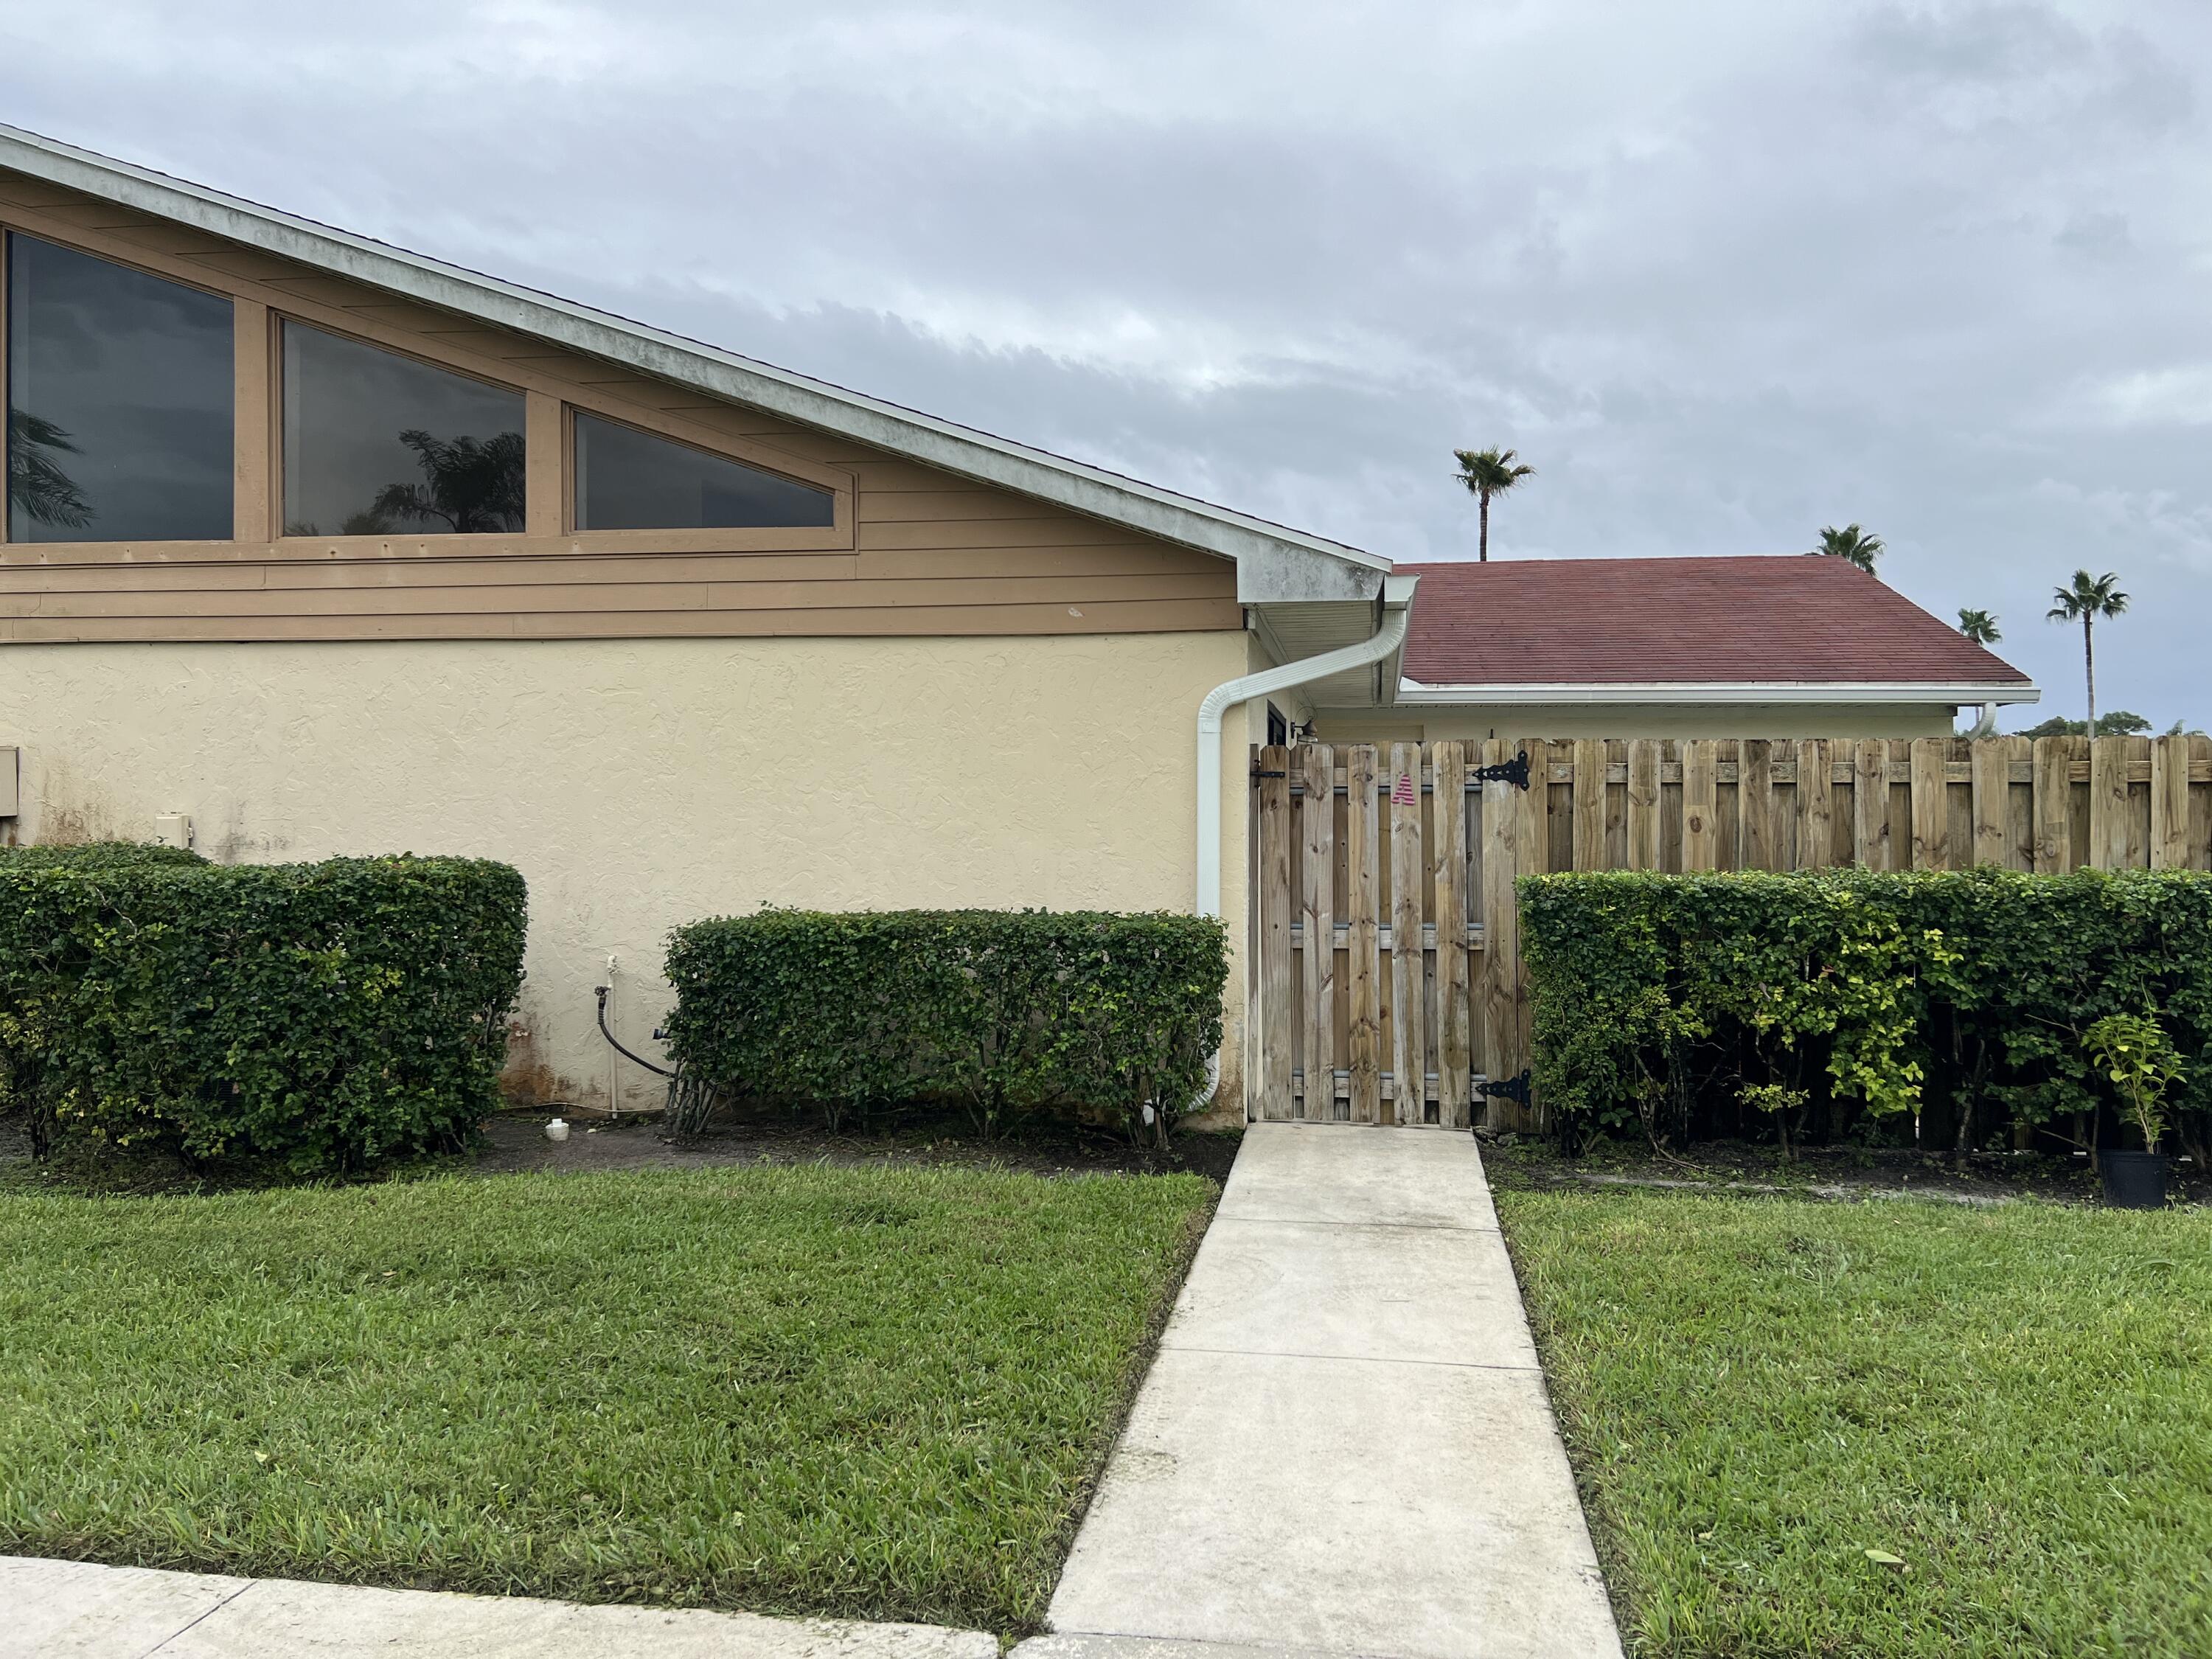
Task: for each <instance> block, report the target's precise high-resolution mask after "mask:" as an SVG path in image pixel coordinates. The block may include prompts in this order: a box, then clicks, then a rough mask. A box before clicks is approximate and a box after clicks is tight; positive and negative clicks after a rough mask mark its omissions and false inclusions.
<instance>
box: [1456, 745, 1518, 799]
mask: <svg viewBox="0 0 2212 1659" xmlns="http://www.w3.org/2000/svg"><path fill="white" fill-rule="evenodd" d="M1467 775H1468V777H1469V778H1471V779H1473V780H1474V781H1475V782H1477V783H1510V784H1511V785H1512V786H1513V787H1515V788H1516V789H1526V788H1527V787H1528V750H1525V749H1523V750H1522V751H1521V752H1520V753H1519V754H1517V755H1516V756H1515V757H1513V758H1512V759H1511V760H1510V761H1506V762H1504V763H1501V764H1499V765H1497V766H1470V767H1468V769H1467Z"/></svg>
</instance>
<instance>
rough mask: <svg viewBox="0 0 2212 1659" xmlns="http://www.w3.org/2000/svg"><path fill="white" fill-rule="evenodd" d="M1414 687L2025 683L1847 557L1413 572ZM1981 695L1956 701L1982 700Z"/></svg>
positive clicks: (1555, 562) (1410, 650)
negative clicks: (1417, 581) (1417, 584)
mask: <svg viewBox="0 0 2212 1659" xmlns="http://www.w3.org/2000/svg"><path fill="white" fill-rule="evenodd" d="M1398 573H1399V574H1401V575H1417V576H1419V578H1420V587H1419V592H1418V594H1417V596H1416V597H1415V599H1414V601H1413V623H1412V625H1411V628H1410V629H1409V630H1408V633H1407V641H1406V654H1405V667H1404V670H1403V674H1404V678H1405V679H1406V680H1407V681H1409V682H1412V683H1413V684H1416V685H1419V686H1423V687H1442V686H1492V685H1495V686H1530V685H1546V686H1566V685H1581V686H1608V685H1614V686H1623V687H1627V686H1639V687H1641V686H1665V685H1689V686H1696V685H1715V686H1717V685H1729V686H1735V687H1752V686H1759V685H1776V686H1791V687H1809V686H1816V685H1817V686H1884V687H1904V688H1912V687H1919V686H1925V687H1927V688H1929V690H1939V689H1940V690H1957V689H1960V688H1981V689H1992V688H2007V689H2013V690H2019V691H2021V692H2024V693H2026V694H2027V696H2026V697H2025V698H2023V699H2022V700H2023V701H2026V700H2032V698H2033V695H2034V686H2033V683H2032V682H2031V681H2030V680H2029V679H2028V678H2027V675H2025V674H2023V673H2021V671H2020V670H2018V669H2017V668H2015V667H2014V666H2013V665H2011V664H2010V663H2008V662H2006V661H2005V660H2004V659H2002V658H2001V657H1998V656H1996V654H1995V653H1992V652H1990V651H1987V650H1985V649H1984V648H1983V647H1980V646H1978V645H1976V644H1974V643H1972V641H1969V640H1967V639H1966V637H1965V636H1964V635H1961V634H1960V633H1959V631H1958V630H1957V629H1954V628H1952V627H1951V626H1949V625H1948V623H1944V622H1942V621H1941V620H1939V619H1938V618H1936V617H1933V616H1930V615H1929V613H1928V612H1927V611H1923V610H1922V609H1921V608H1920V607H1919V606H1918V605H1915V604H1913V603H1912V601H1911V600H1910V599H1906V598H1905V596H1904V595H1903V594H1902V593H1899V592H1897V590H1896V589H1894V588H1893V587H1891V586H1888V585H1887V584H1886V583H1884V582H1881V581H1880V580H1876V579H1875V578H1874V577H1872V576H1869V575H1868V574H1866V573H1865V572H1863V571H1862V570H1858V569H1856V568H1853V567H1852V566H1851V565H1850V564H1848V563H1846V562H1844V561H1843V560H1841V559H1836V558H1826V557H1813V556H1804V555H1783V556H1765V557H1745V558H1666V559H1544V560H1515V561H1504V562H1493V563H1490V564H1401V565H1400V566H1399V567H1398ZM1976 700H1977V699H1976V698H1974V697H1973V696H1961V697H1960V699H1959V701H1961V702H1973V701H1976Z"/></svg>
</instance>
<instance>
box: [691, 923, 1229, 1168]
mask: <svg viewBox="0 0 2212 1659" xmlns="http://www.w3.org/2000/svg"><path fill="white" fill-rule="evenodd" d="M1227 951H1228V945H1227V937H1226V935H1225V933H1224V931H1223V928H1222V926H1221V924H1220V922H1218V921H1213V920H1211V919H1204V918H1199V917H1194V916H1182V915H1165V914H1159V915H1115V914H1109V913H1104V912H1090V911H1071V912H1066V913H1063V914H1057V915H1055V914H1052V913H1048V912H1043V911H1032V910H1024V911H1002V910H892V911H860V912H853V913H844V914H830V913H825V912H821V911H807V910H780V909H769V910H763V911H761V912H760V913H758V914H757V915H750V916H744V917H736V918H720V919H717V920H714V921H700V922H694V923H692V924H690V926H688V927H679V928H678V929H677V930H676V931H675V933H673V935H671V939H670V943H669V950H668V977H669V979H670V980H671V981H672V982H673V983H674V985H675V987H676V991H677V1006H676V1011H675V1012H674V1013H673V1014H672V1015H671V1017H670V1019H669V1022H668V1038H669V1046H670V1052H671V1054H673V1055H674V1056H675V1057H676V1060H678V1063H679V1065H681V1066H684V1068H686V1069H687V1070H689V1071H690V1072H691V1073H694V1074H695V1075H696V1076H700V1077H702V1078H704V1079H707V1080H708V1082H709V1083H710V1084H711V1085H713V1086H714V1088H715V1090H716V1091H718V1092H720V1093H721V1094H724V1095H726V1096H730V1097H741V1098H750V1099H757V1100H768V1101H775V1102H782V1103H790V1104H797V1105H811V1106H817V1107H819V1108H820V1109H823V1112H824V1113H825V1114H826V1115H827V1116H828V1118H829V1122H830V1124H831V1126H832V1127H836V1126H837V1125H838V1124H839V1123H841V1122H842V1121H843V1120H844V1118H845V1117H846V1116H847V1115H852V1114H857V1115H865V1114H866V1113H868V1112H869V1111H871V1110H873V1109H878V1108H881V1107H884V1106H889V1105H893V1104H897V1103H905V1102H910V1101H936V1102H940V1103H957V1104H958V1105H960V1106H962V1107H963V1108H965V1109H967V1111H968V1112H969V1115H971V1117H972V1118H973V1119H974V1121H975V1125H976V1127H977V1128H978V1129H979V1130H981V1132H983V1133H987V1134H996V1133H1001V1132H1003V1131H1004V1130H1006V1129H1008V1128H1010V1127H1013V1126H1015V1125H1016V1124H1018V1123H1019V1122H1020V1121H1023V1120H1024V1119H1026V1118H1029V1117H1031V1116H1033V1115H1036V1114H1038V1113H1040V1112H1045V1111H1054V1112H1059V1113H1062V1114H1065V1115H1074V1116H1091V1117H1103V1118H1105V1119H1107V1120H1109V1121H1121V1122H1122V1123H1124V1124H1126V1125H1127V1127H1128V1128H1129V1130H1130V1132H1131V1133H1132V1135H1133V1136H1136V1137H1138V1138H1140V1139H1142V1138H1149V1139H1152V1140H1153V1141H1154V1142H1155V1143H1157V1144H1164V1142H1165V1140H1166V1137H1167V1132H1168V1127H1169V1124H1170V1121H1171V1120H1172V1119H1174V1118H1175V1117H1176V1116H1177V1115H1180V1114H1181V1113H1182V1112H1183V1111H1184V1110H1186V1109H1188V1108H1189V1107H1190V1106H1191V1105H1192V1104H1193V1103H1194V1102H1195V1101H1196V1099H1197V1097H1198V1096H1199V1094H1200V1091H1201V1090H1202V1089H1203V1088H1204V1087H1205V1085H1206V1063H1207V1060H1208V1058H1209V1057H1210V1056H1211V1055H1212V1054H1213V1052H1214V1050H1215V1049H1216V1048H1218V1047H1219V1045H1220V1042H1221V989H1222V985H1223V982H1224V981H1225V979H1226V977H1227V975H1228V957H1227Z"/></svg>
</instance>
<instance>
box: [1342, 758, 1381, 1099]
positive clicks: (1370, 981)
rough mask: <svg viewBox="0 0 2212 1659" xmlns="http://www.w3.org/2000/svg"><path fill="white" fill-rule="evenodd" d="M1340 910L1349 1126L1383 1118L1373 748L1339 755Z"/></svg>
mask: <svg viewBox="0 0 2212 1659" xmlns="http://www.w3.org/2000/svg"><path fill="white" fill-rule="evenodd" d="M1344 801H1345V811H1344V850H1345V888H1344V897H1345V908H1346V913H1347V915H1348V918H1349V921H1350V923H1351V926H1350V928H1349V930H1348V931H1349V933H1350V939H1349V941H1348V942H1349V944H1350V946H1351V949H1350V950H1349V951H1347V952H1346V963H1345V987H1346V994H1347V1002H1348V1005H1349V1006H1348V1011H1347V1012H1349V1014H1350V1018H1349V1020H1348V1021H1347V1022H1346V1031H1345V1065H1346V1069H1347V1070H1348V1071H1349V1072H1350V1073H1351V1093H1352V1121H1353V1122H1354V1123H1378V1122H1380V1121H1382V1117H1383V954H1382V951H1383V943H1382V937H1381V934H1380V933H1379V932H1378V931H1377V927H1376V914H1375V904H1376V887H1377V885H1378V883H1379V878H1380V872H1379V870H1378V869H1377V867H1376V866H1377V863H1378V856H1379V848H1377V847H1376V829H1377V827H1378V826H1377V823H1376V812H1375V749H1374V745H1372V744H1364V743H1363V744H1353V745H1352V747H1351V748H1349V749H1347V750H1345V751H1344Z"/></svg>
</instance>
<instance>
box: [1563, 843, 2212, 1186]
mask: <svg viewBox="0 0 2212 1659" xmlns="http://www.w3.org/2000/svg"><path fill="white" fill-rule="evenodd" d="M1519 894H1520V902H1521V916H1522V924H1521V925H1522V949H1523V951H1524V952H1525V955H1526V957H1527V961H1528V978H1529V992H1530V996H1531V999H1532V1003H1533V1008H1534V1048H1535V1058H1534V1073H1535V1083H1536V1086H1537V1089H1538V1091H1539V1092H1540V1095H1541V1098H1542V1099H1543V1100H1544V1101H1545V1102H1546V1103H1547V1106H1548V1109H1550V1110H1551V1111H1552V1113H1553V1115H1554V1121H1556V1122H1558V1123H1559V1125H1560V1126H1561V1127H1563V1128H1564V1129H1565V1131H1566V1132H1567V1133H1570V1134H1571V1133H1574V1132H1575V1131H1576V1130H1577V1129H1579V1128H1584V1127H1602V1128H1608V1129H1610V1128H1620V1127H1637V1126H1640V1127H1642V1128H1643V1129H1644V1131H1645V1132H1647V1133H1650V1134H1651V1135H1652V1136H1653V1137H1654V1138H1655V1139H1662V1140H1668V1139H1672V1140H1681V1139H1692V1138H1695V1137H1698V1136H1699V1135H1702V1134H1706V1133H1720V1132H1725V1131H1729V1130H1730V1129H1732V1128H1734V1127H1738V1126H1739V1122H1740V1121H1741V1119H1742V1118H1743V1115H1744V1114H1745V1113H1747V1112H1749V1113H1753V1114H1764V1117H1760V1118H1754V1119H1753V1120H1751V1121H1759V1122H1771V1123H1773V1124H1774V1125H1776V1127H1778V1130H1779V1132H1780V1133H1782V1134H1784V1136H1785V1137H1786V1136H1787V1135H1789V1134H1790V1133H1811V1134H1813V1135H1814V1136H1817V1137H1821V1138H1833V1137H1836V1136H1840V1135H1843V1134H1845V1133H1854V1132H1858V1133H1868V1134H1871V1135H1875V1136H1888V1137H1893V1138H1895V1139H1910V1138H1913V1137H1915V1136H1916V1134H1917V1139H1918V1141H1919V1143H1920V1144H1922V1145H1923V1146H1924V1145H1929V1144H1930V1143H1933V1144H1935V1145H1936V1146H1942V1147H1943V1148H1946V1149H1950V1148H1954V1147H1956V1148H1960V1149H1966V1148H1971V1147H1975V1146H1985V1145H1988V1144H1990V1143H1991V1142H1993V1141H1995V1140H1996V1139H1998V1138H1999V1137H2000V1136H2001V1135H2002V1133H2004V1132H2005V1131H2007V1130H2008V1129H2009V1128H2010V1127H2012V1126H2014V1125H2025V1126H2033V1127H2045V1126H2055V1127H2057V1128H2058V1129H2059V1130H2060V1131H2062V1132H2063V1133H2067V1134H2069V1136H2070V1135H2071V1134H2072V1133H2073V1115H2075V1114H2077V1113H2081V1112H2084V1111H2094V1110H2095V1109H2098V1108H2099V1107H2100V1106H2111V1105H2112V1104H2113V1102H2112V1098H2111V1090H2110V1088H2109V1086H2108V1085H2107V1082H2106V1079H2103V1078H2101V1077H2100V1076H2099V1075H2098V1074H2097V1073H2096V1071H2095V1068H2093V1066H2091V1065H2090V1063H2089V1060H2088V1057H2087V1054H2085V1053H2084V1051H2083V1045H2082V1039H2083V1036H2084V1034H2085V1033H2086V1032H2087V1030H2088V1028H2089V1027H2090V1026H2091V1025H2092V1024H2094V1023H2095V1022H2096V1021H2097V1020H2099V1019H2100V1018H2103V1017H2105V1016H2106V1015H2107V1014H2116V1013H2118V1014H2142V1013H2148V1014H2150V1015H2151V1016H2152V1017H2153V1018H2155V1019H2156V1020H2157V1022H2158V1024H2160V1027H2161V1028H2162V1029H2163V1030H2165V1032H2166V1035H2167V1036H2169V1037H2170V1038H2171V1039H2172V1042H2174V1044H2175V1045H2176V1046H2177V1047H2178V1048H2179V1050H2180V1053H2181V1055H2182V1057H2183V1060H2185V1063H2186V1065H2187V1068H2188V1069H2187V1073H2186V1076H2185V1079H2184V1080H2183V1082H2182V1084H2181V1085H2180V1086H2179V1089H2178V1090H2177V1091H2176V1092H2175V1094H2174V1096H2173V1097H2172V1105H2173V1106H2175V1107H2176V1108H2178V1109H2179V1113H2178V1116H2177V1119H2176V1127H2178V1128H2179V1131H2180V1133H2181V1137H2182V1139H2183V1142H2184V1144H2185V1146H2189V1147H2191V1149H2192V1150H2194V1151H2196V1152H2197V1154H2198V1155H2199V1156H2200V1157H2201V1156H2203V1153H2204V1152H2205V1150H2206V1139H2207V1129H2208V1127H2212V1120H2208V1116H2207V1112H2208V1109H2212V877H2207V876H2204V875H2198V874H2191V873H2189V872H2143V871H2131V872H2111V873H2107V872H2098V871H2089V870H2084V871H2079V872H2075V873H2074V874H2071V875H2066V876H2032V875H2024V874H2020V873H2016V872H2008V871H2002V870H1996V869H1993V868H1984V869H1979V870H1974V871H1971V872H1915V873H1911V874H1876V873H1873V872H1868V871H1864V870H1849V871H1824V872H1801V873H1797V874H1763V873H1749V872H1747V873H1744V874H1737V875H1705V876H1665V875H1653V874H1650V873H1644V872H1605V873H1589V874H1577V875H1553V876H1528V877H1523V878H1522V879H1521V881H1520V883H1519Z"/></svg>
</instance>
